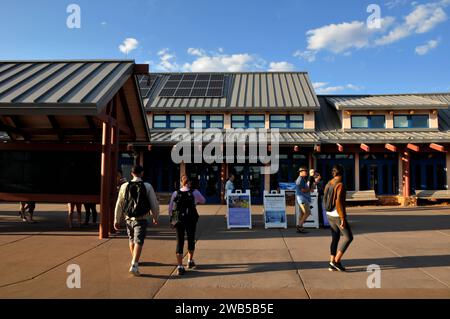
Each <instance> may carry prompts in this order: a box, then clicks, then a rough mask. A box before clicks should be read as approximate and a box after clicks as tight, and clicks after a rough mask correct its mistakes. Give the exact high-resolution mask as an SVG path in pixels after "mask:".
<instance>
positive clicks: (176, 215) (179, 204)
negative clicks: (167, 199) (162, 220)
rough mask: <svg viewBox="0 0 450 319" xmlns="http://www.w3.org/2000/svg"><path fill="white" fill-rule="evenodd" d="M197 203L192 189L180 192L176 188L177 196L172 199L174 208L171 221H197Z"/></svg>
mask: <svg viewBox="0 0 450 319" xmlns="http://www.w3.org/2000/svg"><path fill="white" fill-rule="evenodd" d="M198 218H199V216H198V212H197V205H196V204H195V197H194V194H192V190H189V191H186V192H182V191H180V190H177V196H176V197H175V200H174V209H173V213H172V221H171V222H172V223H173V224H174V223H175V224H176V223H177V222H189V221H193V222H197V221H198Z"/></svg>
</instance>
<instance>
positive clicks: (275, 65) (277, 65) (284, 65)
mask: <svg viewBox="0 0 450 319" xmlns="http://www.w3.org/2000/svg"><path fill="white" fill-rule="evenodd" d="M294 70H295V66H294V65H293V64H291V63H289V62H286V61H282V62H270V65H269V72H290V71H294Z"/></svg>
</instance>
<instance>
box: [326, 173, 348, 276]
mask: <svg viewBox="0 0 450 319" xmlns="http://www.w3.org/2000/svg"><path fill="white" fill-rule="evenodd" d="M331 174H332V176H333V179H332V180H330V181H329V182H328V184H327V186H325V191H324V205H325V209H326V211H327V217H328V222H329V224H330V228H331V245H330V252H331V256H330V263H329V265H328V270H330V271H345V270H346V269H345V267H344V266H342V263H341V259H342V256H343V255H344V254H345V252H346V251H347V248H348V247H349V245H350V243H351V242H352V241H353V233H352V230H351V228H350V225H349V223H348V222H347V213H346V210H345V199H346V191H345V186H344V183H343V182H342V174H343V167H342V165H335V166H333V169H332V171H331ZM341 234H342V235H343V237H344V239H343V241H342V242H341V245H340V246H339V249H338V245H339V241H340V239H341Z"/></svg>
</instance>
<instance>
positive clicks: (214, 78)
mask: <svg viewBox="0 0 450 319" xmlns="http://www.w3.org/2000/svg"><path fill="white" fill-rule="evenodd" d="M224 79H225V76H224V75H223V74H211V81H223V80H224Z"/></svg>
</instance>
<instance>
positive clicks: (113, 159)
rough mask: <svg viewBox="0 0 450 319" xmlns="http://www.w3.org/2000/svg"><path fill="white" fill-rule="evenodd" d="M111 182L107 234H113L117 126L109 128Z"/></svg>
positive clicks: (117, 148) (117, 151)
mask: <svg viewBox="0 0 450 319" xmlns="http://www.w3.org/2000/svg"><path fill="white" fill-rule="evenodd" d="M111 144H112V149H111V151H112V152H111V167H110V171H111V174H110V175H111V179H110V180H111V182H110V197H109V198H110V213H109V232H110V233H111V234H114V233H115V232H116V231H115V229H114V210H115V204H116V200H117V188H116V184H117V168H118V167H117V165H118V162H119V127H118V126H117V125H115V126H112V127H111Z"/></svg>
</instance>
